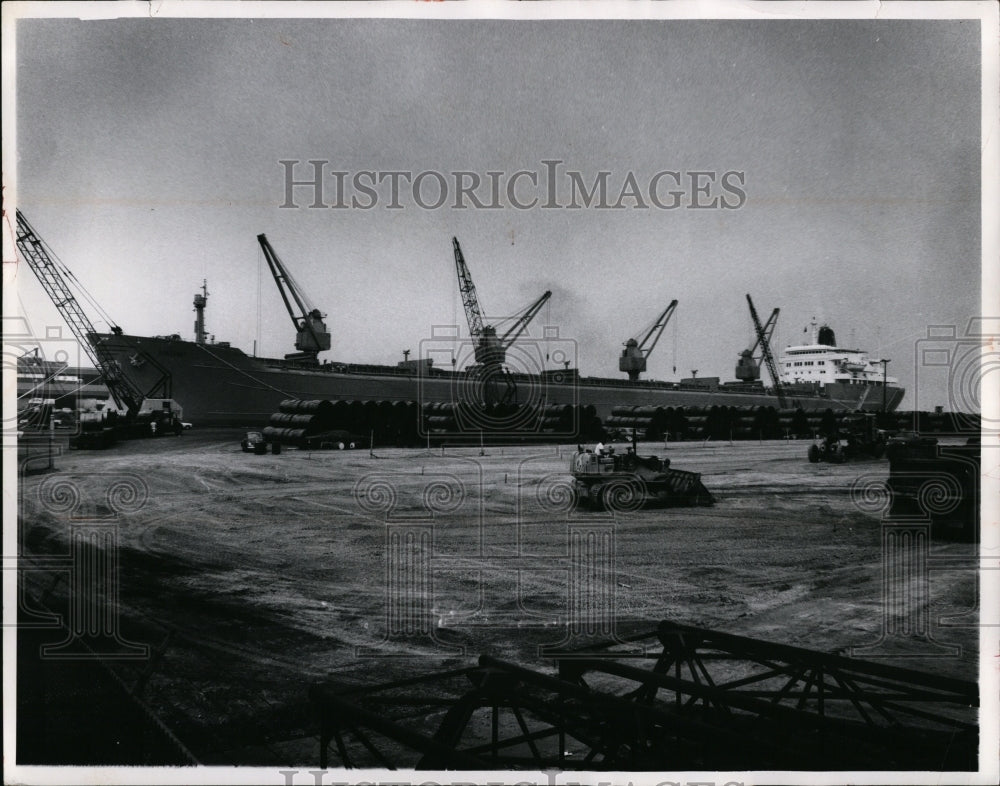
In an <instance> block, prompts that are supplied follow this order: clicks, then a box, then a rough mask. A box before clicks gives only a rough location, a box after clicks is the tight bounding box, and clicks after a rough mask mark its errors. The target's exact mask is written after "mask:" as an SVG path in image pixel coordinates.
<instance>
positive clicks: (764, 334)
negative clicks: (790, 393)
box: [747, 293, 785, 409]
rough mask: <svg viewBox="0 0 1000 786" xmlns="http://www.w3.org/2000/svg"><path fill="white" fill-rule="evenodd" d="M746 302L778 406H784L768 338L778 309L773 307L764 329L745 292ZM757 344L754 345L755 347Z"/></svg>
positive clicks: (775, 321) (779, 381) (772, 330)
mask: <svg viewBox="0 0 1000 786" xmlns="http://www.w3.org/2000/svg"><path fill="white" fill-rule="evenodd" d="M747 303H748V304H749V306H750V316H751V318H752V319H753V327H754V330H755V331H756V333H757V344H759V345H760V348H761V352H762V353H763V355H764V362H765V363H766V364H767V370H768V373H770V375H771V381H772V382H773V383H774V394H775V395H776V396H777V397H778V406H780V407H781V408H782V409H784V408H785V391H784V390H783V389H782V387H781V379H780V378H779V377H778V368H777V366H776V364H775V362H774V355H772V354H771V344H770V338H771V333H773V332H774V325H775V324H776V323H777V320H778V309H774V311H773V312H772V313H771V318H770V319H768V321H767V324H768V325H769V326H770V331H769V332H768V331H767V330H766V329H765V326H764V325H761V323H760V317H758V316H757V309H756V308H754V305H753V299H752V298H751V297H750V295H749V293H748V294H747ZM756 347H757V345H756V344H755V345H754V349H756Z"/></svg>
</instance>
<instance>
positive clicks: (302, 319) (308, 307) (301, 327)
mask: <svg viewBox="0 0 1000 786" xmlns="http://www.w3.org/2000/svg"><path fill="white" fill-rule="evenodd" d="M257 242H258V243H260V247H261V250H262V251H263V252H264V259H266V260H267V266H268V268H270V270H271V275H272V276H273V277H274V283H275V284H277V285H278V292H279V293H280V294H281V299H282V300H283V301H284V303H285V308H286V309H287V310H288V316H289V317H291V319H292V324H293V325H295V331H296V335H295V348H296V349H297V350H299V351H298V352H293V353H291V354H288V355H285V359H286V360H296V361H300V362H306V363H309V364H318V363H319V360H318V357H317V356H318V355H319V353H320V352H325V351H326V350H328V349H329V348H330V333H329V331H328V330H327V329H326V324H325V323H324V322H323V319H324V318H325V317H326V314H323V313H321V312H320V310H319V309H318V308H314V307H313V305H312V303H310V302H309V300H308V298H306V296H305V293H303V292H302V291H301V290H302V288H301V287H300V286H299V285H298V284H297V283H296V282H295V279H293V278H292V277H291V275H290V274H289V273H288V271H287V269H286V268H285V266H284V265H283V264H282V262H281V259H279V258H278V255H277V253H275V251H274V249H273V248H272V247H271V243H270V242H269V241H268V239H267V237H266V236H264V235H262V234H261V235H257ZM289 297H291V300H289ZM292 300H294V301H295V305H296V306H297V307H298V311H296V309H295V308H293V307H292Z"/></svg>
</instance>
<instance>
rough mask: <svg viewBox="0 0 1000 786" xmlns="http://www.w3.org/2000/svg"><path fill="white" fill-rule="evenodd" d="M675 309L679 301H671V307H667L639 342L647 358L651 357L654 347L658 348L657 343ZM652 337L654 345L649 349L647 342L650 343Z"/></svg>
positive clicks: (640, 348)
mask: <svg viewBox="0 0 1000 786" xmlns="http://www.w3.org/2000/svg"><path fill="white" fill-rule="evenodd" d="M675 308H677V301H676V300H671V301H670V305H669V306H667V307H666V308H665V309H664V310H663V313H662V314H660V316H658V317H657V318H656V322H654V323H653V326H652V327H651V328H650V329H649V332H647V333H646V335H645V336H644V337H643V339H642V341H640V342H639V350H640V351H641V352H642V354H643V355H645V356H646V357H649V353H650V352H652V351H653V347H655V346H656V343H657V342H658V341H659V340H660V336H662V335H663V329H664V328H665V327H666V326H667V323H668V322H669V321H670V317H672V316H673V314H674V309H675ZM650 337H652V338H653V343H652V344H650V345H649V346H648V347H647V346H646V342H648V341H649V339H650Z"/></svg>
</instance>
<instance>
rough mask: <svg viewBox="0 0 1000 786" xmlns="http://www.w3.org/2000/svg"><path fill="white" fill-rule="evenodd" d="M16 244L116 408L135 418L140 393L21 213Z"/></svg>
mask: <svg viewBox="0 0 1000 786" xmlns="http://www.w3.org/2000/svg"><path fill="white" fill-rule="evenodd" d="M16 242H17V247H18V249H19V250H20V251H21V256H22V257H23V258H24V260H25V261H26V262H27V263H28V267H30V268H31V270H32V271H33V272H34V274H35V276H36V277H37V278H38V281H39V283H40V284H41V285H42V288H43V289H44V290H45V292H46V294H47V295H48V296H49V298H50V299H51V300H52V303H53V305H55V307H56V309H57V310H58V311H59V314H60V316H62V318H63V319H64V320H65V321H66V324H67V325H69V329H70V330H71V331H72V332H73V335H74V336H75V337H76V339H77V341H79V342H80V344H81V346H82V347H83V350H84V352H86V353H87V356H88V357H89V358H90V361H91V362H92V363H93V364H94V368H96V369H97V370H98V371H99V372H100V373H101V376H102V377H103V378H104V384H105V385H106V386H107V388H108V392H109V393H110V394H111V397H112V398H113V399H114V402H115V404H116V405H117V406H118V408H119V409H124V410H126V412H128V414H129V415H134V414H135V413H136V412H138V410H139V408H140V407H141V406H142V401H143V398H144V396H143V394H142V393H141V391H140V390H139V389H138V388H137V387H136V386H135V384H133V382H132V380H130V379H129V378H128V376H126V375H125V373H124V372H123V371H122V368H121V366H120V365H119V364H118V361H117V360H115V359H114V357H113V356H112V355H111V353H110V352H109V351H108V350H107V349H106V348H105V347H104V345H103V343H102V342H100V341H96V340H95V337H96V336H97V331H96V330H95V329H94V325H93V323H92V322H91V321H90V318H89V317H88V316H87V314H86V312H85V311H84V310H83V308H82V307H81V306H80V304H79V302H78V301H77V299H76V297H75V296H74V295H73V292H72V290H71V289H70V287H69V284H68V283H67V281H66V278H65V276H64V275H63V271H62V270H61V269H60V265H59V264H58V263H57V262H56V261H55V260H54V259H52V257H51V256H50V255H49V253H48V251H46V249H45V245H44V243H43V241H42V240H41V238H40V237H39V236H38V235H37V234H36V233H35V230H34V229H32V227H31V224H29V223H28V220H27V219H26V218H25V217H24V215H23V214H22V213H21V211H20V210H18V211H17V236H16ZM67 272H68V271H67ZM70 275H72V274H70ZM112 331H113V332H119V333H120V332H121V329H120V328H118V327H117V326H112Z"/></svg>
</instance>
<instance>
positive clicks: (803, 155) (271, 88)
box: [17, 19, 981, 408]
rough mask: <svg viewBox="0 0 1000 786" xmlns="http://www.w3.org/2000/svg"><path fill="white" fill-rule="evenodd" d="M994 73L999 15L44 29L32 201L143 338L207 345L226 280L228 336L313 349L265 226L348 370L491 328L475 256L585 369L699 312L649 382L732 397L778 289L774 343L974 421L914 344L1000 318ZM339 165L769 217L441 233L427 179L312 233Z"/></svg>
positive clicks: (640, 217) (458, 225) (266, 348)
mask: <svg viewBox="0 0 1000 786" xmlns="http://www.w3.org/2000/svg"><path fill="white" fill-rule="evenodd" d="M979 50H980V30H979V22H978V21H975V20H971V21H898V20H897V21H892V20H881V21H868V20H856V21H850V20H848V21H829V20H821V21H819V20H818V21H784V20H782V21H748V20H743V21H434V22H431V21H425V20H349V19H344V20H305V21H292V20H289V21H282V20H263V19H258V20H183V19H130V20H105V21H91V22H82V21H75V20H31V21H22V22H21V23H20V25H19V27H18V29H17V69H18V70H17V113H18V114H17V133H18V147H17V151H18V157H19V170H18V183H17V187H18V191H17V196H18V203H19V205H20V207H21V209H22V210H23V211H24V212H25V215H26V216H27V217H28V219H29V220H30V221H31V222H32V224H33V225H34V227H35V229H36V230H37V231H38V232H39V234H40V235H41V236H42V237H43V238H44V239H45V240H47V241H48V243H49V244H50V245H51V246H52V247H53V248H54V249H55V251H56V252H57V253H58V254H59V256H60V257H61V258H62V259H63V261H64V262H65V263H66V264H67V265H68V266H69V267H70V269H71V270H72V271H73V272H74V273H75V274H76V276H77V277H78V278H79V279H80V280H81V281H82V282H83V283H84V284H85V285H86V286H87V287H88V289H89V290H90V291H91V292H92V293H93V294H94V296H95V297H96V299H97V300H98V301H99V302H100V303H101V305H102V306H103V307H104V308H105V309H106V310H107V311H108V312H109V313H110V314H111V315H112V317H113V318H114V320H115V321H116V322H118V324H120V325H121V326H122V327H123V328H124V329H125V331H126V332H128V333H134V334H167V333H174V332H177V333H180V334H181V335H182V336H184V337H185V338H191V337H192V336H193V331H192V323H193V319H194V315H193V313H192V306H191V301H192V296H193V294H194V293H195V291H196V290H197V289H198V288H199V287H200V285H201V282H202V279H203V278H204V279H207V280H208V288H209V291H210V297H209V309H208V313H207V323H208V328H209V331H210V332H211V333H212V334H214V336H215V337H216V339H217V340H225V341H230V342H232V343H233V344H234V345H235V346H239V347H240V348H242V349H244V350H246V351H247V352H248V353H249V352H251V351H252V349H253V344H254V341H255V340H257V339H259V341H260V344H259V346H258V352H259V353H260V354H264V355H268V356H280V355H282V354H284V353H285V352H290V351H292V350H293V346H292V345H293V342H294V332H293V330H292V326H291V323H290V320H289V318H288V316H287V314H286V313H285V311H284V308H283V306H282V303H281V300H280V298H279V295H278V292H277V289H276V287H275V285H274V283H273V281H272V280H271V279H270V276H269V275H268V274H267V272H266V268H263V274H262V272H261V271H262V262H261V259H262V257H261V254H260V252H259V249H258V245H257V241H256V235H257V234H258V233H261V232H263V233H266V234H267V236H268V238H269V240H270V241H271V243H272V245H273V246H274V248H275V250H276V251H277V253H278V254H279V255H280V256H281V258H282V259H283V261H284V262H285V263H286V264H287V266H288V267H289V269H290V270H291V271H292V273H293V275H294V276H295V277H296V278H297V279H298V281H299V282H300V283H301V284H302V285H303V286H304V288H305V289H306V291H307V294H308V295H309V297H310V298H311V299H312V300H313V301H314V302H315V304H316V305H317V306H319V307H320V308H321V309H322V310H323V311H324V312H326V313H327V314H328V318H327V323H328V325H329V328H330V331H331V333H332V336H333V349H332V350H331V351H330V352H328V353H326V354H325V356H324V357H326V358H328V359H331V360H343V361H352V362H372V363H395V362H396V361H397V360H399V359H401V358H402V351H403V350H404V349H411V350H413V353H414V355H416V354H417V353H418V352H419V348H420V342H421V340H423V339H426V338H429V337H430V335H431V330H432V326H433V325H443V324H454V323H458V324H461V325H462V326H463V332H465V330H466V328H465V319H464V312H463V310H462V304H461V300H460V299H459V296H458V289H457V283H456V277H455V269H454V260H453V257H452V251H451V237H452V236H453V235H455V236H457V237H458V238H459V240H460V242H461V243H462V246H463V249H464V251H465V256H466V261H467V262H468V264H469V267H470V269H471V272H472V275H473V277H474V280H475V283H476V286H477V288H478V291H479V294H480V297H481V300H482V302H483V305H484V307H485V310H486V312H487V314H488V315H491V316H498V315H505V314H509V313H512V312H513V311H515V310H516V309H518V308H520V307H522V306H525V305H527V304H528V303H529V302H530V301H531V300H533V299H534V298H536V297H538V296H539V295H540V294H541V293H542V292H543V291H544V290H546V289H550V290H552V292H553V297H552V299H551V301H550V304H549V305H548V306H546V307H545V308H544V309H543V310H542V311H541V313H540V314H539V316H538V318H537V319H536V322H535V324H534V330H533V333H534V334H535V335H540V328H541V327H542V326H543V325H554V326H558V328H559V331H560V336H561V337H563V338H567V339H572V340H575V341H576V343H577V347H578V355H579V366H580V368H581V370H582V372H583V373H585V374H590V375H601V376H613V377H617V376H620V374H619V372H618V370H617V356H618V354H619V353H620V351H621V346H622V342H624V341H625V340H626V339H627V338H628V337H629V336H631V335H633V334H634V333H636V332H637V331H638V330H639V329H640V328H642V327H643V326H645V325H647V324H648V323H649V322H650V321H651V320H652V319H653V318H654V317H655V316H656V315H657V313H658V312H659V311H660V310H662V309H663V308H664V307H665V306H666V304H667V303H668V302H669V301H670V300H671V299H673V298H676V299H677V300H679V306H678V308H677V311H676V314H675V316H674V320H673V322H672V323H671V326H670V327H668V329H667V331H666V333H665V334H664V337H663V339H662V340H661V342H660V344H659V346H658V347H657V349H656V351H655V353H654V354H653V355H652V356H651V358H650V361H649V374H648V376H649V377H651V378H658V379H667V380H669V379H678V378H680V377H681V376H689V375H690V371H691V370H692V369H698V374H699V376H721V377H723V378H724V379H732V378H733V368H734V365H735V362H736V359H737V356H738V353H739V351H740V350H742V349H744V348H745V347H746V346H747V345H748V344H749V343H752V327H751V323H750V319H749V316H748V312H747V307H746V301H745V294H746V293H748V292H749V293H751V294H752V295H753V297H754V300H755V302H756V304H757V308H758V310H759V311H760V312H761V316H762V317H766V316H767V315H768V314H769V313H770V311H771V309H772V308H774V307H780V308H781V317H780V319H779V322H778V329H777V333H776V340H775V342H774V343H775V345H776V348H782V347H784V346H785V345H786V344H789V343H799V342H800V341H801V340H802V338H803V337H804V334H803V328H804V327H805V326H806V325H807V324H808V323H809V321H810V320H811V318H812V317H814V316H815V317H816V318H817V319H818V320H819V321H820V322H821V323H822V322H828V323H829V324H830V325H831V326H832V327H833V328H834V329H835V331H836V333H837V338H838V340H839V343H840V344H841V345H855V346H858V347H860V348H863V349H867V350H869V351H870V352H871V353H872V354H873V356H876V357H877V356H884V357H889V358H891V359H892V363H891V364H890V366H889V369H890V374H892V375H894V376H898V377H899V379H900V383H901V384H902V385H904V386H905V387H907V388H908V389H909V390H910V393H908V395H907V398H906V400H905V401H904V403H903V407H904V408H909V407H912V406H913V405H914V403H915V402H918V403H919V404H921V405H923V406H922V408H929V407H930V406H932V405H933V404H948V403H949V402H948V401H947V400H946V393H945V391H944V390H943V389H942V388H939V387H933V386H928V387H926V388H925V389H924V390H922V391H921V392H920V394H919V397H915V396H914V394H913V390H914V385H915V380H914V353H915V342H916V341H917V340H919V339H920V338H922V337H924V336H926V333H927V326H928V325H941V324H956V325H958V330H959V333H961V332H963V331H964V329H965V325H966V323H967V321H968V320H969V318H970V317H972V316H974V315H976V314H978V313H979V311H980V254H981V250H980V220H981V218H980V106H979V105H980V90H981V88H980V72H979V69H980V65H979V61H980V51H979ZM310 159H318V160H323V161H328V162H329V165H328V166H327V169H328V170H329V171H333V170H337V171H345V172H348V173H349V174H348V175H347V179H348V181H350V179H351V178H352V177H353V175H354V173H356V172H358V171H361V170H374V171H377V172H378V171H390V170H405V171H412V172H413V173H419V172H422V171H426V170H434V171H439V172H442V173H445V175H446V176H447V177H449V178H451V175H450V174H448V173H451V172H455V171H459V170H464V171H471V172H476V173H479V174H480V175H481V176H482V178H483V179H484V180H485V179H486V177H487V175H486V173H487V172H490V171H496V172H503V173H505V177H506V178H509V177H510V176H511V175H513V174H514V173H515V172H517V171H518V170H529V171H535V172H537V173H538V177H539V178H540V179H541V181H544V177H545V168H544V166H543V164H542V163H541V162H542V161H544V160H560V161H562V162H563V163H562V164H561V165H560V169H559V171H560V172H563V173H564V172H565V171H566V170H577V171H579V172H581V173H582V177H583V179H584V181H586V183H588V184H589V183H590V182H592V181H593V180H594V178H595V177H596V176H597V172H598V171H608V172H610V173H611V174H610V175H609V176H608V184H609V200H610V201H611V202H612V203H613V202H615V201H616V200H617V198H618V195H619V191H620V190H621V188H622V185H623V183H624V181H625V179H626V177H627V175H628V173H629V172H632V173H634V175H635V179H636V182H637V183H638V184H639V186H640V188H641V189H642V190H643V191H645V190H646V189H647V186H648V184H649V182H650V180H651V179H652V178H653V176H654V175H656V173H658V172H661V171H664V170H673V171H678V172H680V173H681V175H682V181H683V182H682V190H686V192H687V193H686V194H685V195H684V197H683V200H684V201H685V202H690V201H691V199H692V196H691V188H690V182H689V181H687V180H684V178H685V177H687V176H686V174H685V173H689V172H691V171H711V172H716V173H718V175H717V178H716V180H715V182H714V184H713V186H712V188H711V192H710V194H709V196H708V197H706V198H707V199H709V200H711V199H713V198H716V197H720V196H721V197H726V198H728V199H729V200H730V203H732V202H734V201H736V196H735V194H734V192H730V193H728V194H727V193H726V192H724V191H722V190H721V189H720V187H719V181H718V177H721V175H722V173H724V172H727V171H735V172H741V173H745V174H744V175H743V176H742V177H743V185H742V190H743V191H744V192H745V200H742V205H741V206H740V207H739V208H738V209H721V208H719V209H701V210H699V209H688V208H687V207H683V206H682V207H680V208H677V209H672V210H664V209H660V208H658V207H656V206H650V207H647V208H646V209H643V208H640V207H637V206H636V201H637V200H634V199H627V200H625V201H624V204H625V205H626V207H625V208H624V209H619V210H613V209H598V208H597V207H596V206H594V207H590V208H582V209H568V208H555V209H542V208H541V207H538V206H536V207H535V208H533V209H527V210H518V209H516V208H514V207H513V206H511V205H509V204H505V206H503V207H501V208H500V209H477V208H474V207H468V208H466V209H455V208H454V207H452V206H451V203H452V202H453V198H454V197H453V192H452V194H449V202H448V203H447V204H446V205H445V206H443V207H441V208H439V209H423V208H421V207H419V206H418V205H416V204H414V202H413V199H412V196H411V193H410V189H409V187H408V186H406V185H405V184H404V187H403V188H402V189H401V192H402V196H401V198H400V202H401V204H402V205H403V207H402V209H388V208H387V207H386V204H388V201H389V200H388V198H387V197H388V195H389V192H388V188H387V186H386V185H383V186H382V187H380V188H379V203H378V204H377V206H376V207H374V208H372V209H369V210H365V209H361V208H353V207H348V208H346V209H332V208H326V209H310V208H308V207H307V205H309V204H311V202H312V199H311V192H310V190H309V189H297V190H296V192H295V193H296V195H297V196H296V201H297V202H298V203H299V204H300V205H301V207H300V208H299V209H281V208H280V207H279V205H281V204H282V203H283V202H284V201H285V182H284V169H283V167H282V165H281V164H279V161H281V160H300V161H302V162H303V164H302V165H301V166H300V167H299V168H297V169H296V175H297V176H299V177H300V179H304V178H305V177H306V176H308V175H310V173H311V170H310V168H309V165H308V164H306V163H305V162H307V161H308V160H310ZM521 182H522V186H525V185H526V181H524V180H522V181H521ZM661 182H662V185H661V190H660V193H661V195H663V196H661V199H663V201H664V202H666V201H668V199H669V198H668V197H667V196H665V192H666V191H667V190H669V189H670V188H676V186H675V185H674V184H673V183H672V182H671V181H669V180H668V181H661ZM348 185H350V183H349V182H348ZM452 185H453V184H452ZM326 186H327V187H328V189H329V190H328V191H327V192H326V193H325V195H324V196H325V199H326V201H327V202H328V203H332V202H333V201H334V197H335V194H334V193H333V178H332V177H330V178H328V180H327V182H326ZM543 186H544V182H540V183H539V188H538V189H532V188H530V184H527V187H524V188H523V189H520V190H519V191H518V194H521V195H522V196H523V197H524V199H525V201H527V200H530V199H531V198H532V197H533V196H539V197H540V198H541V201H544V198H545V191H544V188H543ZM559 188H561V189H565V190H564V191H562V192H560V194H559V196H558V200H559V201H561V202H562V203H568V202H569V196H570V195H569V191H568V181H567V180H566V179H565V177H562V179H560V181H559ZM352 193H353V192H352V191H351V190H350V189H348V193H347V197H348V200H349V199H350V197H351V194H352ZM423 193H424V194H425V195H426V196H425V197H424V198H425V201H434V197H435V196H436V186H435V185H434V183H431V182H428V183H426V190H425V191H424V192H423ZM480 195H481V197H483V198H486V199H487V200H488V198H489V188H488V187H487V186H484V187H483V188H482V189H480ZM502 199H503V201H506V195H505V194H502ZM647 201H648V200H647ZM18 289H19V293H18V294H19V297H20V301H21V303H22V304H23V308H24V309H25V310H26V312H27V313H28V315H29V317H30V318H31V319H32V322H33V325H34V326H35V329H36V330H37V329H38V325H39V324H43V323H58V321H59V320H58V317H57V316H56V314H55V311H54V310H53V309H52V307H51V305H50V304H48V302H47V300H46V298H45V296H44V294H43V293H42V291H41V289H40V287H39V286H38V284H37V282H35V281H34V280H33V279H32V277H31V274H30V273H29V272H28V271H27V269H24V270H22V271H21V272H20V273H19V277H18ZM258 302H259V310H260V314H261V319H260V321H259V322H258ZM99 327H104V325H103V324H99ZM675 368H676V371H675ZM934 384H935V385H936V384H937V383H936V382H935V383H934ZM928 385H930V383H928Z"/></svg>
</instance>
